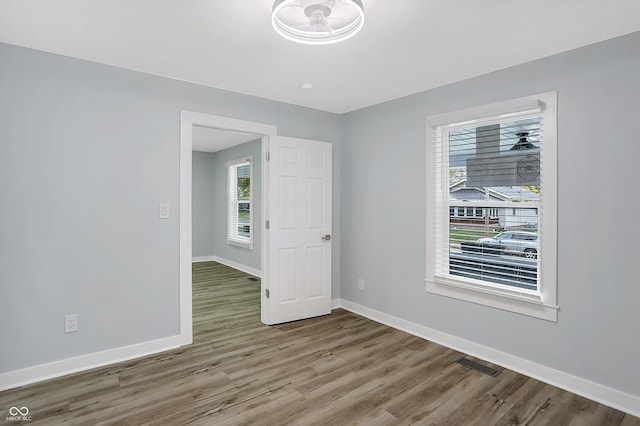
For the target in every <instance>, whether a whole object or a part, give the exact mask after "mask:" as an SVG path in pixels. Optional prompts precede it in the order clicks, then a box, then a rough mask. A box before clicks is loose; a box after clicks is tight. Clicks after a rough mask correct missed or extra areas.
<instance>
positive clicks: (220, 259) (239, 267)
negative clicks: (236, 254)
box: [194, 256, 262, 278]
mask: <svg viewBox="0 0 640 426" xmlns="http://www.w3.org/2000/svg"><path fill="white" fill-rule="evenodd" d="M195 259H204V258H194V263H195V262H196V260H195ZM206 259H207V260H198V262H209V261H212V262H218V263H221V264H223V265H225V266H228V267H230V268H233V269H237V270H238V271H241V272H244V273H245V274H249V275H253V276H254V277H258V278H261V277H262V272H261V271H260V270H259V269H256V268H252V267H251V266H246V265H242V264H240V263H238V262H234V261H233V260H229V259H225V258H223V257H219V256H207V257H206Z"/></svg>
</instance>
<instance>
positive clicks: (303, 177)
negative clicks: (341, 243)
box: [263, 136, 332, 324]
mask: <svg viewBox="0 0 640 426" xmlns="http://www.w3.org/2000/svg"><path fill="white" fill-rule="evenodd" d="M269 152H270V157H271V158H270V160H269V161H268V163H267V167H268V195H269V199H268V207H267V211H268V214H267V218H268V220H269V224H270V226H269V229H268V230H267V231H266V233H267V246H268V262H267V263H268V271H267V273H266V278H267V279H266V282H265V288H268V290H269V297H267V295H266V293H265V295H263V302H264V304H265V306H266V308H267V309H265V312H264V315H263V321H264V322H265V323H267V324H277V323H282V322H288V321H295V320H299V319H303V318H310V317H314V316H318V315H325V314H329V313H330V312H331V245H332V242H331V239H330V238H329V239H323V237H324V236H325V235H331V144H329V143H326V142H317V141H309V140H304V139H293V138H285V137H281V136H277V137H275V136H272V137H270V138H269Z"/></svg>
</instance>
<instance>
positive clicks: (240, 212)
mask: <svg viewBox="0 0 640 426" xmlns="http://www.w3.org/2000/svg"><path fill="white" fill-rule="evenodd" d="M252 163H253V158H251V157H249V158H243V159H240V160H235V161H230V162H229V163H227V169H228V184H229V187H228V192H227V202H228V206H229V212H228V216H227V242H228V243H229V244H231V245H235V246H239V247H244V248H248V249H253V206H252V203H253V180H252V171H253V170H252Z"/></svg>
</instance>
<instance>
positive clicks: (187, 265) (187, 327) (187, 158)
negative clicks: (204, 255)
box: [179, 111, 196, 345]
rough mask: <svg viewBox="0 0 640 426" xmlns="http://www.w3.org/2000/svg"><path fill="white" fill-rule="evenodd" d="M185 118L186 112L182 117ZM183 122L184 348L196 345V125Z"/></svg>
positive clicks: (182, 304) (181, 131)
mask: <svg viewBox="0 0 640 426" xmlns="http://www.w3.org/2000/svg"><path fill="white" fill-rule="evenodd" d="M183 115H185V113H184V111H183V112H182V113H181V117H182V116H183ZM194 123H196V121H187V120H184V119H181V121H180V213H179V217H180V255H179V258H180V272H179V276H180V338H181V342H180V344H181V345H190V344H191V343H193V306H192V303H193V301H192V293H191V292H192V290H191V284H192V283H191V280H192V276H191V250H192V248H191V239H192V235H191V233H192V217H191V185H192V182H191V179H192V167H193V164H192V161H193V158H192V156H193V124H194Z"/></svg>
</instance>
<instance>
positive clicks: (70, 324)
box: [64, 314, 78, 333]
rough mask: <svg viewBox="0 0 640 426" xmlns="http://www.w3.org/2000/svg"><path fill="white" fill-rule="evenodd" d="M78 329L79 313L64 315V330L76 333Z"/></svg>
mask: <svg viewBox="0 0 640 426" xmlns="http://www.w3.org/2000/svg"><path fill="white" fill-rule="evenodd" d="M76 331H78V314H72V315H65V316H64V332H65V333H75V332H76Z"/></svg>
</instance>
